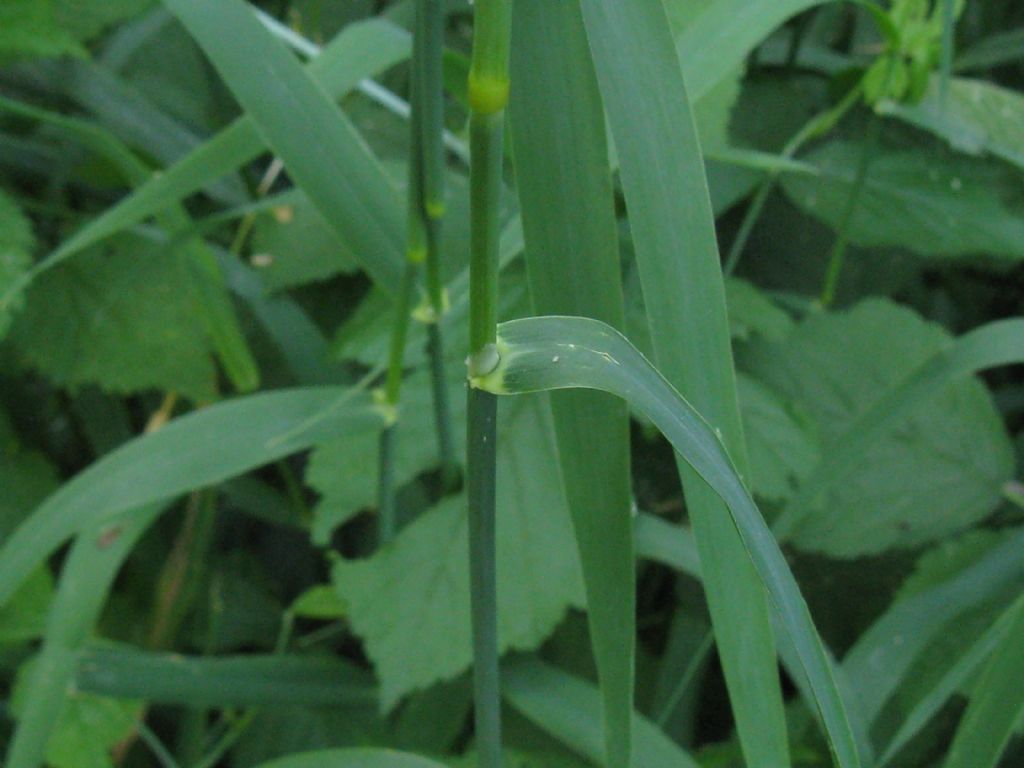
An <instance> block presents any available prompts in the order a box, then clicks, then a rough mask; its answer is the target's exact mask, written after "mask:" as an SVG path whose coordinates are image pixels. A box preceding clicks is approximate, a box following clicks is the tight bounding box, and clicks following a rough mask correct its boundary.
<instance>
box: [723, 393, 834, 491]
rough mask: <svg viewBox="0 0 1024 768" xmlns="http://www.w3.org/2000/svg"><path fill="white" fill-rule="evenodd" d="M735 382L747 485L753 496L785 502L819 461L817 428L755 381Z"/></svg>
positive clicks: (806, 417) (805, 417) (803, 415)
mask: <svg viewBox="0 0 1024 768" xmlns="http://www.w3.org/2000/svg"><path fill="white" fill-rule="evenodd" d="M736 383H737V384H738V386H739V388H738V392H739V398H740V413H741V414H742V416H743V431H744V432H745V433H746V436H747V453H748V455H749V458H750V477H749V478H747V484H748V485H749V487H750V490H751V491H752V492H753V493H754V495H755V496H759V497H762V498H764V499H768V500H770V501H783V500H785V499H788V498H789V497H790V496H792V495H793V492H794V490H795V489H796V486H797V485H798V483H799V481H800V480H802V479H803V478H805V477H807V475H808V474H810V472H811V470H812V469H813V468H814V465H815V464H817V462H818V458H819V456H820V452H821V445H820V442H819V440H818V434H817V429H816V427H815V425H814V424H813V423H812V420H811V419H810V418H809V417H808V416H807V415H806V414H802V413H798V412H797V411H796V410H795V409H793V408H791V407H787V405H786V403H785V402H783V401H782V399H781V398H779V397H778V396H777V395H776V394H774V393H773V392H772V391H771V390H769V389H768V388H767V387H765V386H764V385H762V384H761V383H759V382H758V381H757V380H755V379H752V378H750V377H749V376H744V375H742V374H740V375H739V376H738V377H737V379H736Z"/></svg>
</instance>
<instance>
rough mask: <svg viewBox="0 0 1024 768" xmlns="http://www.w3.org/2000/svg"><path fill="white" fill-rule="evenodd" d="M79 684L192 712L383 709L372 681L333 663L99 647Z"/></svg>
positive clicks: (86, 657) (82, 667)
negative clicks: (219, 709) (207, 709)
mask: <svg viewBox="0 0 1024 768" xmlns="http://www.w3.org/2000/svg"><path fill="white" fill-rule="evenodd" d="M75 684H76V686H77V687H78V688H79V689H81V690H83V691H89V692H91V693H97V694H101V695H103V696H113V697H116V698H121V699H140V700H143V701H148V702H151V703H154V704H175V705H181V706H188V707H247V706H265V707H281V706H308V707H313V706H316V707H338V706H370V707H375V706H376V705H377V688H376V685H375V684H374V681H373V676H372V675H370V674H369V673H367V672H365V671H363V670H361V669H358V668H356V667H352V666H350V665H348V664H346V663H344V662H342V661H341V660H339V659H336V658H333V657H328V656H278V655H251V656H217V657H189V656H182V655H180V654H177V653H152V652H147V651H139V650H135V649H131V648H120V647H106V646H97V647H92V648H87V649H85V650H84V652H83V653H81V654H80V656H79V658H78V668H77V672H76V673H75Z"/></svg>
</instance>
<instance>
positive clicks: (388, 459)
mask: <svg viewBox="0 0 1024 768" xmlns="http://www.w3.org/2000/svg"><path fill="white" fill-rule="evenodd" d="M413 220H415V219H414V217H410V221H413ZM418 230H419V228H418V226H416V225H412V226H410V237H409V239H410V248H409V257H408V258H407V259H406V265H405V271H404V272H403V274H402V284H401V287H400V288H399V291H398V301H397V303H396V304H395V324H394V326H393V327H392V332H391V349H390V352H389V354H388V371H387V377H386V379H385V384H384V389H383V391H382V393H381V397H380V402H379V405H380V407H381V408H382V409H383V411H384V415H385V426H384V429H383V430H382V431H381V433H380V464H379V469H378V476H377V477H378V506H377V512H378V516H379V520H378V530H377V539H378V542H379V543H380V544H387V543H388V542H389V541H391V540H392V539H393V538H394V536H395V533H396V532H397V523H396V521H395V483H394V472H395V468H394V453H395V452H394V444H395V429H396V424H397V421H398V404H399V399H400V397H401V392H402V361H403V359H404V358H405V340H406V337H407V336H408V333H409V318H410V313H411V311H412V294H413V288H414V287H415V285H416V273H417V271H418V270H419V258H420V254H422V250H417V249H416V248H415V247H414V246H413V245H411V244H412V243H413V242H415V238H417V237H418V235H417V234H416V232H417V231H418Z"/></svg>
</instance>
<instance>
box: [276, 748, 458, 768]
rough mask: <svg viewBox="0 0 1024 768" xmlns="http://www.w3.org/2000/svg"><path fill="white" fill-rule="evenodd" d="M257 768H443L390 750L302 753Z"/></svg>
mask: <svg viewBox="0 0 1024 768" xmlns="http://www.w3.org/2000/svg"><path fill="white" fill-rule="evenodd" d="M259 768H444V766H443V765H442V764H441V763H435V762H434V761H433V760H427V759H426V758H425V757H419V756H417V755H411V754H408V753H406V752H395V751H393V750H390V749H337V750H330V751H325V752H306V753H300V754H297V755H291V756H289V757H283V758H281V759H280V760H273V761H271V762H269V763H263V764H262V765H261V766H260V767H259Z"/></svg>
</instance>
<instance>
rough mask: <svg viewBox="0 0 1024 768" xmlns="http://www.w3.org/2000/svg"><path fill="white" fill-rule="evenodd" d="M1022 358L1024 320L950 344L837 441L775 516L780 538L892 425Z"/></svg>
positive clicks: (997, 325)
mask: <svg viewBox="0 0 1024 768" xmlns="http://www.w3.org/2000/svg"><path fill="white" fill-rule="evenodd" d="M1021 362H1024V320H1021V319H1012V320H1000V321H996V322H993V323H989V324H987V325H984V326H981V327H980V328H977V329H975V330H973V331H970V332H969V333H966V334H964V335H963V336H961V337H960V338H958V339H957V340H956V341H954V342H952V343H951V344H950V346H949V348H948V349H946V350H945V351H943V352H940V353H938V354H937V355H935V356H934V357H933V358H932V359H931V360H929V361H928V362H926V363H925V364H924V365H922V366H921V367H920V368H919V369H918V370H917V371H916V372H915V373H913V374H911V375H910V376H909V377H908V378H907V379H906V380H905V381H904V382H903V383H902V384H901V385H900V386H898V387H896V388H894V389H893V390H891V391H890V392H888V393H887V394H886V395H885V396H884V397H881V398H879V400H878V401H877V402H876V403H875V404H874V405H873V406H872V407H871V409H870V410H868V411H867V412H865V413H864V414H863V415H862V416H861V417H860V418H859V419H858V420H857V422H856V423H854V424H853V425H852V426H851V427H850V428H849V430H848V431H847V432H846V433H845V434H844V435H843V436H842V437H840V438H839V439H838V440H837V441H836V442H834V443H833V444H832V445H831V447H830V449H829V452H828V454H826V455H825V456H824V458H823V459H822V461H821V463H820V464H818V466H817V467H816V468H815V470H814V472H812V473H811V475H810V477H808V478H807V479H806V480H805V481H804V482H803V483H802V484H801V485H800V488H799V490H798V491H797V494H796V496H795V497H794V498H793V500H792V501H791V502H790V503H789V505H788V506H787V507H786V509H785V511H784V512H783V513H782V515H780V516H779V518H778V520H776V522H775V524H774V526H773V528H774V530H775V533H776V535H777V536H778V537H779V538H783V539H784V538H786V537H787V536H789V535H790V534H791V533H792V532H793V531H794V530H795V529H796V527H797V526H798V525H799V524H800V521H801V520H802V519H803V518H804V516H806V515H807V514H809V513H810V511H811V510H813V509H814V508H815V505H818V504H821V503H823V499H824V497H825V493H826V492H827V490H828V489H829V488H830V487H832V486H833V485H834V484H835V483H838V482H841V481H842V480H843V478H844V477H846V472H848V471H849V468H850V467H853V466H859V465H858V464H857V461H858V459H859V458H860V457H862V456H863V455H864V453H865V452H866V451H868V450H870V449H871V446H872V443H873V442H874V441H875V440H876V439H878V438H879V437H880V436H881V435H882V434H883V433H884V432H885V431H886V430H888V429H890V428H891V425H893V424H898V423H899V422H900V421H901V420H902V419H903V418H904V417H906V416H907V415H908V414H909V413H910V412H911V411H913V410H914V409H915V408H918V407H920V405H921V403H922V402H924V401H926V400H927V399H928V398H929V397H931V396H932V395H935V394H938V393H939V392H941V391H942V389H943V388H944V387H946V386H947V385H948V384H950V383H951V382H953V381H956V380H957V379H961V378H965V377H967V376H973V375H974V374H976V373H979V372H981V371H984V370H987V369H989V368H995V367H998V366H1003V365H1012V364H1015V363H1021Z"/></svg>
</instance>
